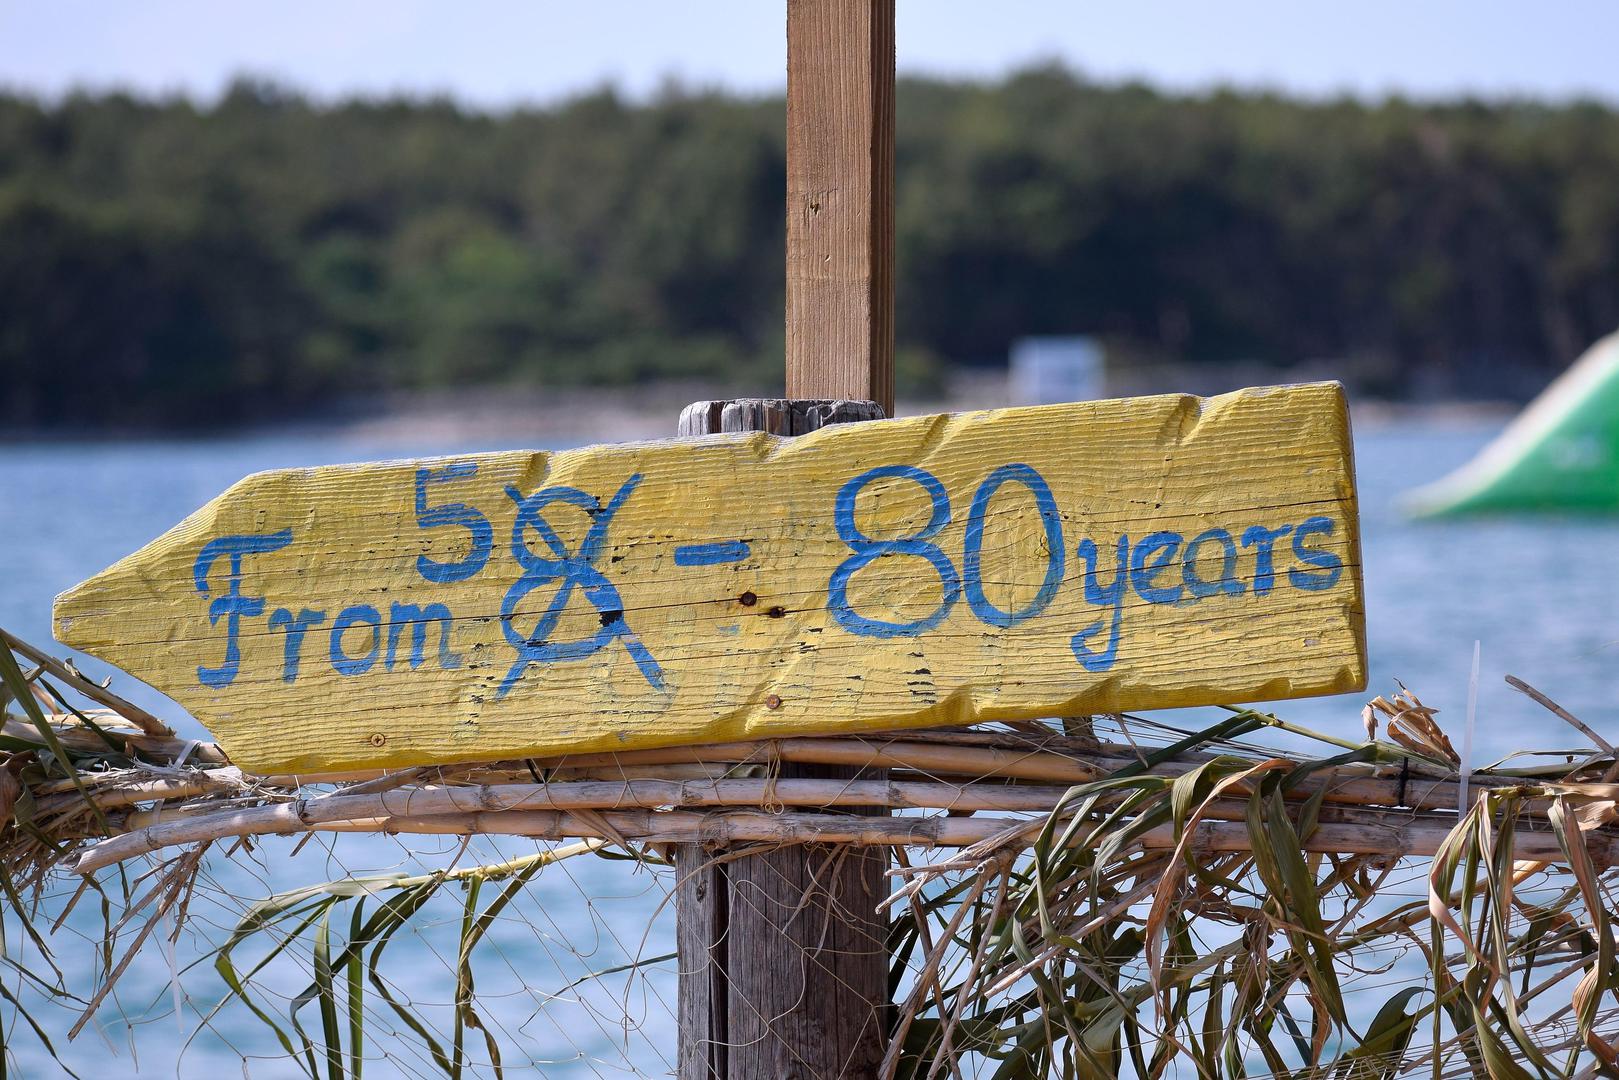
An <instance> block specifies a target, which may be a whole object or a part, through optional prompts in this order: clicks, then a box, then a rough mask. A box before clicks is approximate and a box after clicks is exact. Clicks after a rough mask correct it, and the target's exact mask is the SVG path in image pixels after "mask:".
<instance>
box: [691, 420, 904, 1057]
mask: <svg viewBox="0 0 1619 1080" xmlns="http://www.w3.org/2000/svg"><path fill="white" fill-rule="evenodd" d="M882 415H883V414H882V411H881V410H880V409H879V408H878V407H877V404H876V403H875V402H871V401H824V400H814V401H805V400H800V401H790V400H784V399H780V398H747V399H742V400H737V401H699V402H696V403H695V404H692V405H689V406H687V407H686V409H685V411H684V412H682V413H681V416H680V426H679V429H678V433H679V434H681V435H703V434H708V433H711V432H716V431H769V432H772V433H774V434H777V435H803V434H807V433H808V432H810V431H815V430H817V429H819V428H821V427H825V426H826V425H828V424H836V423H852V422H856V421H860V420H874V419H881V418H882ZM778 775H779V776H783V777H788V778H817V779H838V780H853V779H861V780H876V779H885V778H886V777H887V772H886V770H876V769H866V770H856V769H845V768H838V767H836V766H826V765H796V764H794V763H792V762H782V763H780V765H779V767H778ZM833 812H838V811H833ZM843 812H849V813H858V814H884V813H887V811H886V810H884V809H882V808H880V807H873V808H863V807H862V808H850V809H847V810H845V811H843ZM887 868H888V851H887V849H886V848H878V847H853V846H837V845H829V844H803V845H797V846H793V847H782V848H775V849H769V850H764V851H760V852H756V853H753V854H742V853H739V852H729V851H724V850H711V849H709V848H707V847H705V846H704V845H702V844H681V845H679V846H678V847H677V849H676V851H675V873H676V878H675V922H676V931H675V932H676V948H677V950H678V952H679V963H680V988H679V1023H680V1049H679V1062H680V1064H679V1076H680V1080H757V1078H762V1077H772V1078H775V1077H782V1078H789V1080H834V1078H846V1080H865V1078H868V1077H874V1076H876V1075H877V1069H878V1067H879V1066H880V1065H881V1063H882V1056H883V1051H884V1049H885V1046H886V1035H887V1028H888V1016H887V1006H888V950H887V941H886V937H887V924H886V923H885V921H884V920H883V919H882V918H881V917H880V916H879V915H878V913H877V904H878V902H879V901H881V900H882V899H883V897H885V896H886V895H888V891H889V890H888V887H887V882H886V879H885V877H884V873H883V872H884V871H885V870H886V869H887Z"/></svg>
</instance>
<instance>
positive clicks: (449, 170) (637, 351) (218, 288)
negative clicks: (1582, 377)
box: [0, 69, 1619, 428]
mask: <svg viewBox="0 0 1619 1080" xmlns="http://www.w3.org/2000/svg"><path fill="white" fill-rule="evenodd" d="M898 102H899V105H898V108H899V146H898V171H897V176H898V180H897V188H898V207H897V220H898V226H897V227H898V234H899V272H898V286H897V287H898V290H899V297H898V301H899V308H898V310H899V341H900V348H901V356H902V364H901V369H902V382H903V381H904V380H909V381H911V382H912V383H913V384H915V383H916V382H918V381H925V380H927V379H929V378H931V377H934V376H936V374H937V373H938V372H940V371H942V370H945V369H946V368H948V366H950V365H952V364H962V363H966V364H974V363H986V362H993V361H996V360H998V359H1000V358H1001V357H1003V356H1004V355H1005V350H1006V347H1007V344H1008V342H1009V341H1010V339H1011V338H1013V337H1016V336H1019V335H1021V334H1026V333H1042V332H1064V333H1066V332H1091V333H1097V334H1101V335H1104V336H1105V337H1106V338H1107V340H1108V342H1109V345H1110V348H1111V351H1112V355H1114V356H1117V357H1124V358H1131V359H1136V360H1185V361H1194V362H1220V361H1227V360H1237V359H1242V360H1258V361H1261V362H1269V363H1275V364H1278V365H1288V364H1292V363H1295V362H1297V361H1300V360H1305V359H1316V358H1334V359H1337V360H1340V361H1341V362H1342V364H1343V367H1344V369H1345V370H1346V371H1349V372H1351V373H1353V374H1355V375H1356V376H1357V377H1358V378H1360V379H1361V380H1362V381H1363V382H1367V381H1370V382H1372V383H1374V384H1375V385H1374V387H1373V388H1375V389H1380V390H1383V391H1385V392H1390V393H1401V392H1412V391H1413V390H1415V389H1418V388H1421V389H1423V390H1424V391H1431V390H1433V389H1436V388H1437V389H1439V390H1445V389H1448V388H1455V387H1459V386H1467V387H1473V388H1479V387H1483V388H1491V387H1496V388H1499V387H1502V386H1516V385H1519V384H1521V383H1522V382H1523V381H1524V378H1523V376H1524V373H1525V372H1529V373H1531V374H1534V375H1537V376H1538V375H1543V374H1544V373H1546V372H1547V371H1550V370H1552V369H1554V368H1556V367H1558V366H1560V365H1562V364H1564V363H1566V362H1567V361H1568V360H1570V359H1571V358H1572V357H1573V356H1574V355H1575V354H1576V353H1577V352H1578V351H1579V350H1580V349H1581V348H1583V346H1584V345H1585V344H1587V343H1588V342H1589V341H1590V340H1591V339H1593V338H1594V337H1596V336H1598V335H1600V334H1602V333H1605V332H1607V331H1609V330H1611V329H1613V328H1614V327H1615V326H1616V325H1619V113H1616V112H1614V111H1612V110H1610V109H1606V108H1603V107H1600V106H1597V105H1571V106H1566V107H1547V106H1541V105H1532V104H1501V105H1485V104H1478V103H1459V104H1454V105H1434V106H1426V105H1423V106H1419V105H1413V104H1409V103H1402V102H1390V103H1385V104H1381V105H1376V106H1368V105H1363V104H1357V103H1352V102H1336V103H1318V104H1303V103H1298V102H1293V101H1288V100H1285V99H1281V98H1278V97H1273V96H1265V95H1240V94H1216V95H1212V96H1202V97H1184V96H1181V97H1177V96H1170V95H1164V94H1159V93H1155V92H1153V91H1151V90H1148V89H1144V88H1141V87H1101V86H1096V85H1093V84H1088V83H1086V82H1084V81H1083V80H1080V79H1079V78H1077V77H1075V76H1073V75H1071V74H1068V73H1065V72H1062V71H1059V70H1050V69H1042V70H1036V71H1030V72H1026V73H1023V74H1021V75H1018V76H1015V77H1013V78H1011V79H1009V80H1008V81H1006V82H1004V83H1001V84H997V85H969V84H955V83H943V82H932V81H905V82H903V83H902V85H901V89H900V93H899V96H898ZM782 126H783V106H782V102H781V101H780V100H779V99H775V100H763V101H757V100H743V99H737V98H729V97H723V96H713V95H683V94H671V95H668V96H666V97H665V98H663V99H661V100H659V101H656V102H654V103H651V104H646V105H634V104H629V103H626V102H625V101H623V100H620V99H618V98H616V97H614V96H613V95H612V94H610V93H601V94H597V95H593V96H589V97H584V98H580V99H578V100H575V101H572V102H569V103H566V104H563V105H559V106H557V107H555V108H549V109H543V110H529V111H517V112H510V113H502V114H498V115H486V114H479V113H471V112H464V111H461V110H459V109H457V108H456V107H455V106H453V105H451V104H448V103H443V102H401V101H381V102H354V103H346V104H341V105H336V106H319V105H314V104H311V103H309V102H307V101H305V100H303V99H301V98H300V97H298V96H297V95H295V94H292V93H290V92H287V91H285V90H282V89H279V88H277V87H274V86H267V85H263V84H254V83H243V84H241V85H239V86H238V87H237V88H236V89H235V90H233V91H232V92H231V93H230V94H228V95H227V96H226V97H225V98H224V99H222V100H221V101H220V102H219V103H218V104H217V105H216V106H213V107H210V108H206V109H202V108H198V107H196V106H194V105H192V104H189V103H186V102H177V101H170V102H148V101H139V100H132V99H130V98H126V97H121V96H98V97H82V98H72V99H68V100H66V101H64V102H62V103H60V104H55V105H49V106H46V105H42V104H40V103H38V102H35V101H32V100H29V99H26V98H20V97H16V96H11V97H0V424H4V425H6V426H8V427H12V428H15V427H16V426H18V425H22V426H30V427H47V426H51V425H61V424H73V425H82V424H90V423H101V422H112V423H117V424H120V425H135V426H184V425H213V424H220V423H228V422H231V421H234V420H238V419H241V418H243V417H248V416H252V417H258V418H262V417H267V416H272V415H277V414H290V413H293V412H296V411H298V410H301V409H307V408H310V407H315V406H319V405H320V404H321V403H323V402H329V401H332V400H335V399H338V398H344V397H353V396H356V395H365V394H368V393H371V392H374V391H377V390H384V389H392V388H428V387H438V386H465V385H473V384H487V383H501V382H506V381H516V382H527V383H538V384H543V385H556V384H561V383H580V382H588V383H605V384H612V383H626V382H630V381H633V380H637V379H642V378H651V377H661V376H672V377H678V376H704V377H712V376H722V377H724V378H726V379H727V380H729V381H730V382H732V383H734V384H735V385H736V386H737V387H738V388H739V389H747V390H753V391H756V392H764V391H769V390H771V389H773V388H776V387H778V386H779V371H780V355H781V341H782V330H781V307H782V302H781V293H782V278H783V275H782V258H783V236H782V234H783V225H782V214H783V211H782V191H783V188H784V165H783V152H784V143H783V134H782ZM1514 380H1516V382H1515V381H1514Z"/></svg>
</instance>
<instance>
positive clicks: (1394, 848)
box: [73, 797, 1619, 874]
mask: <svg viewBox="0 0 1619 1080" xmlns="http://www.w3.org/2000/svg"><path fill="white" fill-rule="evenodd" d="M367 798H368V797H367ZM315 801H316V803H317V804H318V803H322V802H329V803H331V804H332V805H329V806H319V805H317V806H315V807H313V808H309V807H305V808H302V812H300V808H299V807H298V806H296V805H295V804H292V803H284V804H280V805H276V806H270V807H254V808H251V809H247V810H238V811H228V812H224V813H220V814H208V815H195V816H189V817H186V818H184V819H181V820H178V821H169V822H160V823H158V824H155V825H150V826H147V827H146V828H144V829H139V830H137V831H135V832H131V833H126V834H124V835H122V836H118V837H114V838H113V839H110V840H105V841H102V842H101V843H99V844H96V845H93V846H91V847H89V848H86V849H85V850H84V851H83V853H82V854H80V856H79V857H78V859H77V861H76V862H75V863H74V864H73V869H74V870H76V871H77V872H79V873H81V874H91V873H94V872H95V871H96V870H98V869H101V868H103V867H105V866H109V865H111V864H112V863H114V862H118V861H121V860H123V859H127V858H132V857H135V856H136V855H140V854H144V853H148V852H151V851H156V850H159V849H161V848H164V847H169V846H175V845H180V844H194V843H201V842H203V841H209V840H219V839H227V838H230V837H238V836H255V835H270V834H293V833H304V832H315V831H340V832H375V833H384V834H391V833H427V834H441V835H500V836H524V837H532V838H535V839H543V840H563V839H606V840H628V841H634V842H638V843H647V844H709V845H721V846H723V845H728V844H737V843H758V844H770V845H778V846H784V847H787V846H795V845H805V844H840V845H842V844H849V845H862V846H869V847H885V846H904V847H968V846H972V845H979V844H988V843H990V842H992V841H994V842H997V843H998V844H1001V845H1005V846H1007V847H1013V848H1015V847H1023V846H1027V845H1028V844H1029V843H1031V842H1032V841H1033V839H1034V838H1035V837H1036V836H1037V835H1038V834H1039V833H1040V832H1041V831H1042V830H1043V829H1044V828H1045V827H1046V825H1047V822H1048V819H1047V818H1046V817H1044V816H1042V817H1034V818H1004V817H993V818H980V817H952V816H949V815H932V816H927V817H910V816H901V817H876V818H873V817H851V816H849V815H844V814H817V813H795V812H787V813H771V812H768V811H763V810H757V809H752V810H716V811H711V812H706V813H698V812H693V811H689V810H668V811H660V810H648V809H636V810H594V811H593V812H591V813H589V814H581V813H579V811H580V810H585V809H588V808H585V807H577V808H575V809H574V810H573V811H572V812H570V811H566V810H539V809H522V810H515V809H505V810H462V811H449V810H447V811H445V812H440V813H424V814H389V813H386V812H383V813H374V814H371V815H368V816H362V815H361V813H360V811H361V807H359V806H345V805H339V804H340V800H338V799H331V800H315ZM357 801H358V800H350V802H357ZM369 805H370V806H371V807H372V808H373V809H376V808H377V807H376V803H374V802H373V803H370V804H369ZM1245 813H1246V806H1245V804H1243V803H1241V802H1240V801H1236V800H1224V801H1221V802H1219V803H1216V804H1213V805H1211V806H1210V807H1208V808H1207V809H1206V811H1205V815H1204V816H1205V820H1204V821H1202V822H1201V823H1199V824H1198V825H1197V826H1196V828H1195V830H1194V833H1193V837H1192V839H1191V840H1190V841H1189V850H1190V851H1192V852H1247V851H1250V850H1252V837H1251V834H1250V833H1249V830H1248V826H1247V824H1246V822H1244V821H1243V820H1242V818H1243V817H1244V815H1245ZM1058 821H1059V824H1061V823H1062V822H1063V821H1064V819H1062V818H1059V819H1058ZM1454 825H1455V820H1454V818H1452V819H1450V820H1448V821H1447V820H1444V819H1443V817H1442V816H1441V815H1438V814H1433V815H1428V816H1424V817H1421V818H1419V817H1416V816H1414V815H1412V816H1407V817H1405V818H1404V819H1403V820H1402V819H1400V818H1398V817H1393V816H1391V815H1388V814H1386V813H1378V812H1371V811H1359V812H1357V811H1352V810H1337V811H1323V820H1322V821H1320V822H1319V823H1318V824H1317V825H1316V827H1315V828H1314V829H1313V830H1311V831H1310V832H1309V833H1308V834H1307V835H1306V836H1304V837H1303V838H1302V840H1301V844H1302V847H1303V849H1304V850H1306V851H1310V852H1319V853H1322V854H1338V855H1378V856H1386V857H1388V858H1390V859H1395V858H1406V857H1414V856H1422V857H1426V856H1432V855H1433V854H1435V853H1436V852H1437V851H1438V850H1439V849H1440V847H1441V845H1442V844H1443V843H1444V842H1445V840H1446V839H1447V838H1448V837H1449V836H1450V833H1451V831H1452V829H1453V828H1454ZM1585 835H1586V841H1587V847H1588V850H1589V852H1590V854H1591V856H1592V858H1593V859H1594V860H1596V861H1597V862H1598V863H1599V864H1601V865H1615V864H1619V836H1615V835H1613V834H1612V833H1606V832H1604V833H1597V832H1594V831H1590V830H1588V831H1587V832H1586V834H1585ZM1177 843H1179V837H1178V836H1177V834H1176V832H1175V829H1174V826H1173V825H1161V826H1157V827H1154V828H1152V829H1149V830H1146V831H1145V832H1143V833H1142V835H1141V836H1140V837H1139V838H1138V839H1137V840H1136V841H1135V846H1136V847H1138V848H1141V849H1144V850H1167V849H1173V848H1174V847H1175V846H1176V845H1177ZM1513 845H1514V847H1513V852H1514V858H1515V859H1517V860H1520V861H1533V862H1542V863H1548V864H1562V863H1564V862H1566V860H1567V856H1566V854H1565V853H1564V852H1563V850H1562V847H1561V845H1560V843H1559V841H1558V838H1557V836H1556V834H1554V833H1552V832H1551V831H1549V830H1536V829H1532V828H1526V827H1523V826H1520V827H1519V828H1518V829H1517V830H1515V832H1514V839H1513Z"/></svg>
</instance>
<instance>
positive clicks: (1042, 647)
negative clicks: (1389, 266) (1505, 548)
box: [56, 384, 1365, 772]
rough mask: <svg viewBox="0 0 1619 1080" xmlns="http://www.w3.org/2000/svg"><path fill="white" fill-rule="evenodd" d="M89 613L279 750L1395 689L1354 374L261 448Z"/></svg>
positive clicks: (102, 587)
mask: <svg viewBox="0 0 1619 1080" xmlns="http://www.w3.org/2000/svg"><path fill="white" fill-rule="evenodd" d="M56 628H57V636H58V637H59V638H60V639H61V640H62V641H63V642H64V643H66V644H68V645H71V646H73V647H75V648H78V649H81V650H83V651H85V652H87V653H90V654H91V655H93V656H97V657H100V658H102V659H104V660H107V661H109V662H111V663H113V664H116V665H118V666H119V667H121V668H123V669H125V670H126V671H128V672H130V673H131V674H133V675H135V676H137V677H139V678H141V679H143V680H145V681H146V682H148V683H150V684H152V685H153V686H155V687H157V688H158V689H160V690H162V691H164V692H165V693H167V694H169V695H170V696H172V697H173V698H175V699H176V700H178V701H179V702H180V703H181V704H183V705H185V706H186V707H187V708H189V709H190V710H191V711H192V712H193V713H194V714H195V715H196V716H197V717H198V718H199V719H201V720H202V721H203V722H204V723H206V724H207V725H208V726H209V727H210V728H211V729H212V730H213V731H214V732H215V734H216V735H217V736H218V737H219V739H220V741H221V742H222V743H223V744H224V746H225V748H226V750H227V751H228V752H229V753H230V754H231V756H232V758H233V759H234V760H235V761H236V762H237V763H238V764H239V765H241V766H243V767H244V768H247V769H251V770H257V771H264V772H267V771H277V772H285V771H303V772H316V771H329V770H336V769H348V768H357V767H366V766H403V765H413V764H426V763H446V762H452V761H461V760H477V759H482V760H488V759H496V758H518V757H528V756H538V755H552V754H558V753H563V752H568V751H581V752H582V751H598V750H609V749H620V748H631V747H646V746H657V745H668V744H677V743H691V742H700V741H710V740H722V739H737V738H756V737H761V736H775V735H792V734H806V733H813V732H829V731H852V730H859V729H876V728H893V727H900V726H907V725H921V724H964V723H969V722H972V721H978V720H988V719H1018V718H1031V717H1041V716H1053V715H1056V716H1064V715H1078V714H1085V713H1097V712H1111V711H1118V710H1124V709H1139V708H1155V707H1161V706H1180V705H1196V704H1210V703H1229V702H1239V701H1252V700H1265V699H1275V698H1284V697H1297V696H1303V695H1308V694H1323V693H1336V692H1342V691H1350V690H1357V689H1360V688H1362V687H1363V686H1364V684H1365V642H1364V625H1363V614H1362V600H1361V580H1360V558H1359V543H1358V532H1357V521H1356V512H1355V490H1354V475H1353V466H1352V458H1351V454H1350V442H1349V424H1348V414H1347V410H1346V408H1345V404H1344V401H1343V396H1342V392H1341V390H1340V388H1339V387H1338V386H1337V385H1336V384H1317V385H1308V386H1298V387H1290V388H1277V389H1268V390H1245V391H1241V392H1239V393H1235V394H1228V395H1225V396H1223V397H1217V398H1211V399H1207V400H1204V399H1199V398H1195V397H1189V396H1165V397H1151V398H1138V399H1132V400H1125V401H1099V402H1090V403H1083V404H1073V405H1056V406H1047V407H1041V408H1027V409H1007V410H1000V411H995V412H978V413H965V414H960V415H950V416H930V417H918V418H912V419H904V420H889V421H879V422H872V423H863V424H855V425H846V426H841V427H832V428H827V429H825V430H822V431H820V432H817V433H815V434H812V435H807V436H803V437H800V438H797V439H781V438H777V437H774V436H769V435H741V436H736V435H716V436H707V437H703V438H698V439H688V440H676V441H668V442H657V443H632V444H625V445H618V446H598V447H588V448H585V449H581V450H570V451H563V452H559V453H540V452H511V453H497V454H476V455H468V456H465V457H455V458H439V459H433V460H425V461H404V462H398V461H396V462H382V463H378V464H367V465H346V466H332V467H328V468H319V469H297V470H287V471H281V472H269V473H260V474H258V475H256V476H250V477H248V478H247V479H245V480H243V481H241V482H240V483H238V484H237V485H235V486H234V487H232V488H231V489H230V490H229V491H227V492H225V493H224V494H223V495H221V496H219V497H218V498H217V499H215V500H214V501H213V502H211V503H209V504H208V505H207V506H205V507H203V508H202V509H201V510H198V511H197V512H196V513H195V514H193V515H191V517H189V518H187V519H186V520H185V521H184V522H182V523H181V524H179V525H177V526H176V527H175V528H173V529H172V530H170V531H169V532H168V533H166V534H165V535H164V536H162V537H160V538H159V539H157V540H156V541H154V542H153V543H151V544H150V545H148V546H147V547H145V548H142V549H141V550H140V551H138V552H136V553H135V554H133V555H131V556H129V557H128V558H126V559H124V560H123V561H121V562H119V563H118V564H117V565H115V566H113V567H111V568H110V569H108V570H106V571H103V572H102V573H101V574H98V575H97V576H96V577H94V578H92V579H91V580H89V581H87V582H85V583H84V584H82V585H80V586H78V587H77V588H75V589H73V590H71V591H70V592H68V593H66V594H64V595H63V596H61V597H60V598H58V600H57V603H56Z"/></svg>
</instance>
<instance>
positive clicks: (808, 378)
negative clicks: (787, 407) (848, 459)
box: [787, 0, 894, 416]
mask: <svg viewBox="0 0 1619 1080" xmlns="http://www.w3.org/2000/svg"><path fill="white" fill-rule="evenodd" d="M787 396H788V397H789V398H849V399H853V400H868V401H875V402H877V403H878V404H879V405H881V406H882V408H883V414H884V415H885V416H892V415H894V0H787Z"/></svg>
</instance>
